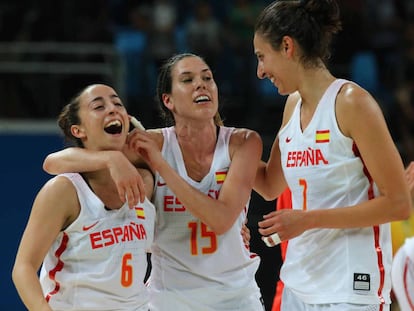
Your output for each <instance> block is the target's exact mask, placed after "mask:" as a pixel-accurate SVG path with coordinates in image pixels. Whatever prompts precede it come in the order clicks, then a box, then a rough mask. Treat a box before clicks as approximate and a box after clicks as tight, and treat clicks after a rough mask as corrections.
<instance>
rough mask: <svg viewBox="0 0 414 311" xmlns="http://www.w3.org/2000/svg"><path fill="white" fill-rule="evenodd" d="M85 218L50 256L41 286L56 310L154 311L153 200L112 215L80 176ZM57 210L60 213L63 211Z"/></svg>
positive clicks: (76, 183)
mask: <svg viewBox="0 0 414 311" xmlns="http://www.w3.org/2000/svg"><path fill="white" fill-rule="evenodd" d="M60 176H65V177H66V178H68V179H69V180H70V181H71V182H72V183H73V185H74V187H75V188H76V191H77V194H78V198H79V202H80V207H81V209H80V214H79V216H78V218H77V219H76V220H75V221H74V222H73V223H72V224H71V225H70V226H68V228H66V229H65V230H63V231H62V232H61V233H60V234H59V236H58V237H57V239H56V241H55V242H54V243H53V245H52V247H51V248H50V250H49V252H48V253H47V255H46V257H45V259H44V262H43V265H42V268H41V273H40V282H41V285H42V288H43V292H44V294H45V297H46V299H47V300H48V302H49V304H50V306H51V308H52V309H53V310H78V311H79V310H101V311H102V310H114V311H115V310H142V309H143V308H144V310H148V307H146V306H147V303H148V292H147V289H146V287H145V285H144V277H145V273H146V271H147V255H146V251H147V250H149V248H150V245H151V243H152V240H153V234H154V222H155V208H154V206H153V204H152V203H151V202H150V201H149V200H147V199H146V200H145V201H144V203H139V204H138V205H137V206H136V207H135V208H134V209H130V208H129V207H128V205H127V204H125V205H124V206H122V207H121V208H120V209H119V210H106V209H105V207H104V204H103V202H102V201H101V200H100V199H99V198H98V197H97V196H96V195H95V193H94V192H92V190H91V189H90V188H89V186H88V185H87V183H86V182H85V180H84V179H83V178H82V176H81V175H80V174H77V173H68V174H62V175H60ZM56 208H59V207H58V206H57V207H56Z"/></svg>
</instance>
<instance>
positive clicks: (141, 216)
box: [135, 207, 145, 219]
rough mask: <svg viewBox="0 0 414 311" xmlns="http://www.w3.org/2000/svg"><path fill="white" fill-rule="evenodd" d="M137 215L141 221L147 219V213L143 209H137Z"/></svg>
mask: <svg viewBox="0 0 414 311" xmlns="http://www.w3.org/2000/svg"><path fill="white" fill-rule="evenodd" d="M135 214H136V215H137V218H139V219H145V211H144V209H143V208H142V207H135Z"/></svg>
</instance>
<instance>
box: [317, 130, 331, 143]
mask: <svg viewBox="0 0 414 311" xmlns="http://www.w3.org/2000/svg"><path fill="white" fill-rule="evenodd" d="M330 136H331V132H330V130H318V131H316V134H315V142H316V143H329V140H330Z"/></svg>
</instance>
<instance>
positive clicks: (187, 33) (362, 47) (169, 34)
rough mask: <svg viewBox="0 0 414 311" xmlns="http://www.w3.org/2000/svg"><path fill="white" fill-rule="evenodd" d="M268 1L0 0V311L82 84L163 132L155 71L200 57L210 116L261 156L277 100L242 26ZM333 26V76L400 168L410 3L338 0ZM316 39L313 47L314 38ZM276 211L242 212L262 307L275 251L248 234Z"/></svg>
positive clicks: (270, 291) (410, 110) (273, 128)
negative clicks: (390, 142) (369, 99)
mask: <svg viewBox="0 0 414 311" xmlns="http://www.w3.org/2000/svg"><path fill="white" fill-rule="evenodd" d="M271 2H272V1H265V0H262V1H259V0H257V1H247V0H228V1H222V0H209V1H207V0H205V1H197V0H176V1H174V0H153V1H144V0H136V1H132V0H86V1H85V0H82V1H81V0H71V1H69V0H68V1H52V0H19V1H12V0H2V1H1V3H0V96H1V99H0V101H1V103H0V144H1V146H2V151H1V153H0V154H1V155H0V161H1V162H0V163H1V169H0V178H1V180H2V187H1V193H2V203H3V204H2V208H1V210H0V228H1V229H0V230H1V232H0V233H1V237H2V240H3V241H4V245H3V249H4V251H3V252H2V255H1V257H0V275H1V281H0V291H1V292H2V293H3V299H1V301H0V307H1V309H2V310H24V307H23V305H22V304H21V302H20V300H19V299H18V297H17V294H16V292H15V289H14V286H13V284H12V282H11V276H10V273H11V268H12V265H13V261H14V256H15V253H16V250H17V245H18V243H19V240H20V236H21V234H22V231H23V229H24V226H25V224H26V221H27V217H28V215H29V212H30V208H31V204H32V201H33V199H34V196H35V195H36V193H37V191H38V190H39V189H40V187H41V186H42V185H43V183H44V182H45V181H46V180H47V179H48V178H49V177H50V176H48V175H47V174H46V173H44V172H43V170H42V162H43V159H44V157H45V156H46V155H47V154H48V153H50V152H53V151H56V150H58V149H61V148H63V147H64V143H63V140H62V138H61V136H60V135H59V131H58V129H57V126H56V121H55V120H56V117H57V115H58V113H59V112H60V110H61V108H62V107H63V106H64V105H65V104H66V103H67V102H68V101H69V99H70V98H71V97H72V96H73V95H74V94H75V93H77V92H78V91H79V90H80V89H82V88H83V87H85V86H86V85H88V84H91V83H97V82H103V83H108V84H110V85H112V86H114V88H115V89H116V90H117V91H118V92H119V93H120V95H121V97H122V98H123V100H124V103H125V104H126V105H127V107H128V110H129V112H130V113H131V114H132V115H135V116H137V117H138V118H139V119H141V121H142V123H143V124H144V126H145V127H147V128H155V127H159V126H162V125H163V124H162V122H161V120H160V119H159V118H158V112H157V108H156V104H155V101H154V100H153V98H154V95H155V87H156V86H155V84H156V77H157V70H158V67H159V65H160V64H161V63H162V61H163V60H164V59H166V58H168V57H169V56H171V55H173V54H174V53H178V52H186V51H188V52H194V53H197V54H200V55H202V56H203V57H204V58H205V59H206V61H207V63H208V64H209V65H210V67H211V68H212V70H213V72H214V76H215V80H216V82H217V85H218V87H219V93H220V98H221V103H220V111H221V114H222V117H223V118H224V120H225V123H226V124H227V125H229V126H239V127H248V128H252V129H255V130H257V131H258V132H259V133H260V134H261V135H262V137H263V141H264V159H267V156H268V152H269V149H270V146H271V143H272V141H273V139H274V136H275V134H276V133H277V131H278V129H279V125H280V120H281V113H282V109H283V105H284V100H285V98H284V97H282V96H280V95H278V93H277V90H276V89H275V88H274V86H273V85H272V84H271V83H270V82H269V81H267V80H259V79H258V78H257V77H256V57H255V55H254V53H253V45H252V38H253V27H254V22H255V19H256V17H257V16H258V14H259V12H260V11H261V10H262V9H263V8H264V7H265V6H266V5H267V4H269V3H271ZM340 5H341V12H342V21H343V30H342V31H341V32H340V34H339V35H338V36H337V38H336V39H335V41H334V44H333V49H332V56H331V63H330V64H329V67H330V69H331V70H332V72H333V73H334V74H335V75H337V76H338V77H342V78H347V79H351V80H353V81H355V82H357V83H359V84H360V85H361V86H363V87H365V88H366V89H367V90H368V91H370V92H371V94H372V95H373V96H374V97H375V98H376V99H377V101H378V103H379V104H380V106H381V108H382V110H383V112H384V116H385V118H386V120H387V122H388V125H389V127H390V130H391V133H392V135H393V138H394V140H395V142H396V145H397V147H398V149H399V151H400V153H401V155H402V157H403V160H404V162H405V164H407V163H408V162H409V161H410V160H414V136H413V132H414V131H413V127H414V122H413V121H414V102H413V95H414V92H413V91H414V18H413V17H414V1H412V0H342V1H340ZM315 44H317V42H315ZM274 208H275V202H265V201H263V200H262V199H261V198H259V197H258V196H257V195H256V194H253V201H252V204H251V210H250V213H249V226H250V229H251V232H252V243H251V244H252V245H251V248H252V250H253V251H255V252H257V253H258V254H259V255H260V256H261V257H262V264H261V266H260V269H259V271H258V273H257V280H258V283H259V285H260V286H261V289H262V293H263V297H264V299H265V303H266V308H267V310H270V306H271V302H272V299H273V295H274V289H275V282H276V281H277V279H278V271H279V267H280V263H281V262H280V251H279V249H278V248H277V247H276V248H273V249H269V248H266V247H265V246H264V244H263V243H262V242H261V241H260V238H259V236H258V234H257V221H258V220H259V219H260V218H261V217H262V216H261V215H262V214H264V213H267V212H268V211H270V210H272V209H274Z"/></svg>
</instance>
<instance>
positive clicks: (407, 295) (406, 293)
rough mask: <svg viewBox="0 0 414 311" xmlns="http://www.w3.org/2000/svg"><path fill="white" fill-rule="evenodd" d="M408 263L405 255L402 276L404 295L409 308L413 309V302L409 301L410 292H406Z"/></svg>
mask: <svg viewBox="0 0 414 311" xmlns="http://www.w3.org/2000/svg"><path fill="white" fill-rule="evenodd" d="M408 265H409V258H408V257H407V258H406V259H405V263H404V276H403V284H404V292H405V296H406V298H407V302H408V304H409V305H410V308H411V310H414V302H413V301H411V299H410V294H409V292H408V281H407V273H408Z"/></svg>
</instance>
